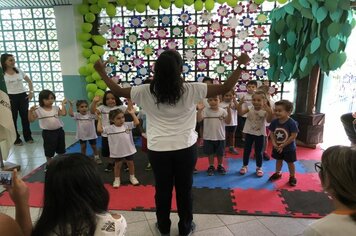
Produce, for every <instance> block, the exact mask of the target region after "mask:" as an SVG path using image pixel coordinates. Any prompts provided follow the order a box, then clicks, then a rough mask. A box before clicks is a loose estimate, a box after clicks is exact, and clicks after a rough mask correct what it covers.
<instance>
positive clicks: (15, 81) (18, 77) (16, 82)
mask: <svg viewBox="0 0 356 236" xmlns="http://www.w3.org/2000/svg"><path fill="white" fill-rule="evenodd" d="M17 70H18V71H19V73H15V74H13V75H9V74H6V73H4V79H5V83H6V89H7V93H8V94H19V93H24V92H26V89H25V87H24V86H23V82H24V81H25V80H24V78H25V76H26V74H25V72H23V71H22V70H20V69H17Z"/></svg>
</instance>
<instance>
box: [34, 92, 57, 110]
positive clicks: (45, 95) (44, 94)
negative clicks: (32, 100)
mask: <svg viewBox="0 0 356 236" xmlns="http://www.w3.org/2000/svg"><path fill="white" fill-rule="evenodd" d="M50 95H52V96H53V99H54V100H56V95H55V94H54V93H53V92H52V91H51V90H48V89H44V90H42V91H41V92H40V94H39V95H38V102H39V103H40V107H43V106H44V101H43V100H45V99H48V98H49V96H50Z"/></svg>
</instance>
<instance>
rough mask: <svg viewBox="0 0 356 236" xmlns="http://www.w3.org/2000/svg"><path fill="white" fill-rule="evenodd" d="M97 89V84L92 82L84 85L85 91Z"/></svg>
mask: <svg viewBox="0 0 356 236" xmlns="http://www.w3.org/2000/svg"><path fill="white" fill-rule="evenodd" d="M97 89H98V86H96V84H93V83H90V84H87V86H86V90H87V92H92V93H95V91H96V90H97Z"/></svg>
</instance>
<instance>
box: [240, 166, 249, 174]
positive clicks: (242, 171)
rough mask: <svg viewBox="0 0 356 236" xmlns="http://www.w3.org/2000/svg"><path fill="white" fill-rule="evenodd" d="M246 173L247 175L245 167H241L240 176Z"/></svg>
mask: <svg viewBox="0 0 356 236" xmlns="http://www.w3.org/2000/svg"><path fill="white" fill-rule="evenodd" d="M246 173H247V166H243V167H241V169H240V174H241V175H244V174H246Z"/></svg>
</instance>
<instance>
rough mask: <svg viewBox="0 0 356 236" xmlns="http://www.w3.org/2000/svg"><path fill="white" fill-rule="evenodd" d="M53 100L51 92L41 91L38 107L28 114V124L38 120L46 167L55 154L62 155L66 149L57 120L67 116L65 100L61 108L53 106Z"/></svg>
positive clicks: (60, 123) (31, 109) (61, 125)
mask: <svg viewBox="0 0 356 236" xmlns="http://www.w3.org/2000/svg"><path fill="white" fill-rule="evenodd" d="M55 100H56V95H55V94H54V93H53V92H52V91H50V90H46V89H45V90H42V91H41V92H40V94H39V95H38V101H39V104H40V106H39V107H37V106H32V107H31V108H30V112H29V113H28V120H29V121H30V122H33V121H35V120H37V119H38V120H39V125H40V128H41V129H42V138H43V148H44V152H45V156H46V159H47V165H48V164H49V162H50V161H51V159H52V157H53V156H54V154H55V153H57V154H64V153H65V148H66V145H65V135H64V130H63V121H62V120H61V119H59V116H65V115H67V111H66V104H67V100H66V99H63V101H62V108H60V107H58V106H54V105H53V103H54V101H55ZM45 171H46V169H45Z"/></svg>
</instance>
